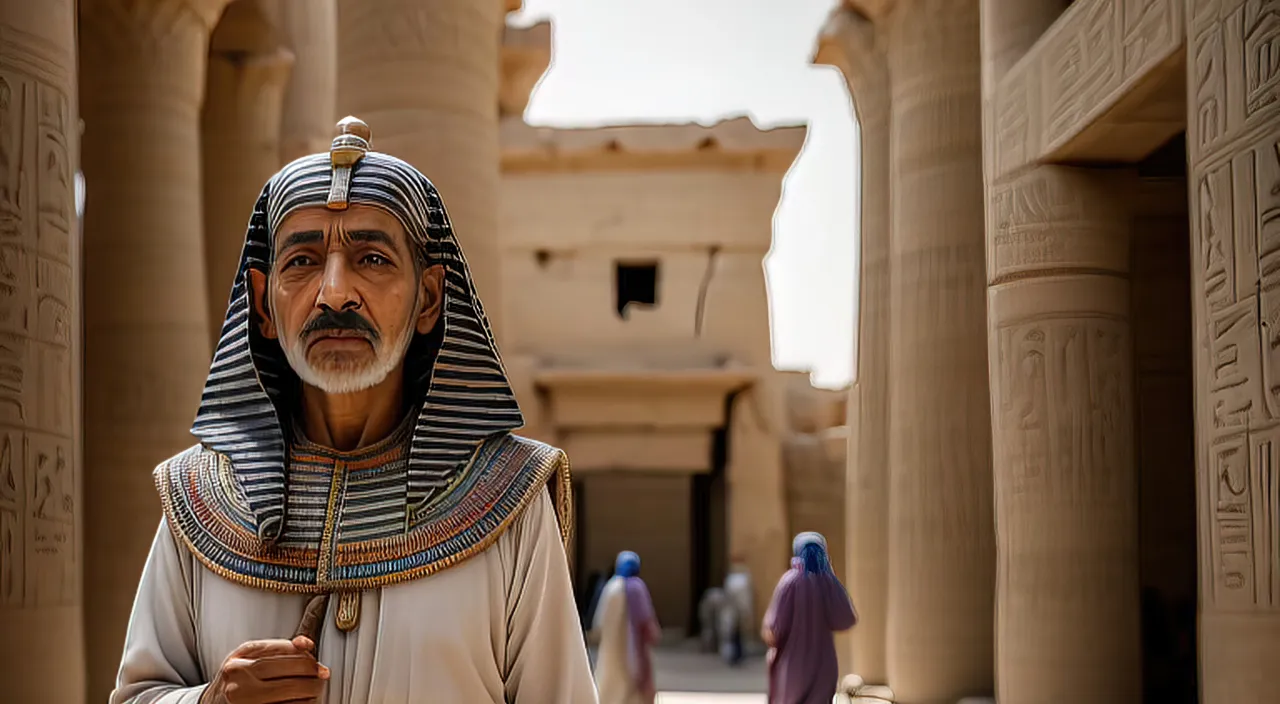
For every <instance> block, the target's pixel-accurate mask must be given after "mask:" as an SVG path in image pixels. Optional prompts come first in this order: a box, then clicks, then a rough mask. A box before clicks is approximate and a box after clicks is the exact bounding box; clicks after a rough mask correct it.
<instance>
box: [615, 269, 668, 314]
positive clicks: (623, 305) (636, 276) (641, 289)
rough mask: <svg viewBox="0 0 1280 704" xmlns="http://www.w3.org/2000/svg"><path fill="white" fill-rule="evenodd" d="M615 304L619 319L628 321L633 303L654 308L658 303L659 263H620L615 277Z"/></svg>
mask: <svg viewBox="0 0 1280 704" xmlns="http://www.w3.org/2000/svg"><path fill="white" fill-rule="evenodd" d="M613 292H614V296H613V298H614V304H615V305H616V307H617V309H618V317H620V318H622V319H623V320H626V319H627V307H628V306H630V305H631V304H632V303H635V304H637V305H644V306H652V305H657V303H658V264H657V262H647V263H630V264H624V263H622V262H618V264H617V265H616V267H615V268H614V277H613Z"/></svg>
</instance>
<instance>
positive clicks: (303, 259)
mask: <svg viewBox="0 0 1280 704" xmlns="http://www.w3.org/2000/svg"><path fill="white" fill-rule="evenodd" d="M313 263H314V262H313V261H312V260H311V257H309V256H307V255H305V254H298V255H296V256H292V257H289V260H288V261H286V262H285V263H284V268H286V269H292V268H293V267H295V266H308V265H310V264H313Z"/></svg>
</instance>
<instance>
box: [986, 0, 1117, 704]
mask: <svg viewBox="0 0 1280 704" xmlns="http://www.w3.org/2000/svg"><path fill="white" fill-rule="evenodd" d="M1067 4H1069V3H1066V2H1063V0H1035V1H1034V2H1029V1H1028V0H982V29H983V68H984V91H983V93H984V97H986V98H988V101H987V105H986V115H985V116H984V117H985V119H986V129H987V134H988V135H990V136H989V141H991V142H994V141H995V140H996V132H995V128H994V105H993V103H992V101H991V100H990V99H991V98H992V97H993V95H994V93H995V88H996V84H997V83H998V82H999V81H1000V80H1001V79H1002V78H1003V77H1004V76H1005V74H1006V73H1007V72H1008V70H1009V69H1010V68H1011V67H1012V66H1013V65H1014V64H1015V63H1017V61H1018V60H1019V59H1021V58H1022V56H1023V55H1024V54H1026V53H1027V51H1028V50H1029V49H1030V48H1031V47H1032V46H1033V45H1034V44H1035V43H1036V41H1037V40H1038V39H1039V37H1040V36H1041V35H1042V34H1043V33H1044V31H1045V30H1046V29H1048V27H1049V26H1050V25H1052V24H1053V22H1054V21H1055V20H1056V19H1057V17H1058V16H1059V14H1061V12H1062V10H1063V9H1064V8H1065V6H1066V5H1067ZM987 183H988V184H989V185H988V192H987V204H988V205H987V207H988V210H987V233H988V234H987V262H988V264H987V275H988V283H989V285H990V289H989V291H988V340H989V345H990V353H989V359H990V365H991V370H990V374H991V383H992V397H991V406H992V412H993V415H992V425H993V438H994V445H995V448H994V449H995V453H994V454H995V471H994V483H995V496H996V504H995V516H996V527H997V530H996V545H997V555H998V557H997V579H996V581H997V584H998V585H999V586H998V589H997V593H996V644H997V646H996V673H997V682H996V689H997V691H998V692H999V694H1000V697H1001V698H1002V699H1007V700H1009V701H1017V702H1028V703H1029V704H1037V703H1039V702H1044V703H1046V704H1048V703H1049V702H1059V701H1063V700H1064V699H1080V698H1083V699H1084V700H1088V701H1097V702H1104V703H1105V702H1115V703H1116V704H1119V703H1121V702H1134V701H1138V700H1140V699H1141V698H1142V690H1141V684H1142V658H1141V631H1140V628H1141V623H1140V613H1141V612H1140V606H1139V583H1138V568H1139V562H1138V496H1137V465H1136V462H1135V458H1134V432H1135V429H1134V397H1133V393H1134V391H1133V385H1134V373H1133V352H1132V334H1131V326H1130V303H1129V296H1130V284H1129V251H1130V250H1129V245H1130V242H1129V235H1130V229H1131V220H1132V217H1133V213H1131V212H1129V211H1128V210H1127V208H1126V203H1128V202H1129V201H1130V200H1131V199H1132V198H1134V197H1136V196H1137V189H1136V179H1134V178H1133V175H1132V174H1127V173H1123V172H1115V171H1111V172H1104V171H1092V170H1088V169H1073V168H1066V167H1056V166H1040V167H1029V168H1020V169H1016V170H1014V171H1012V172H1007V173H1006V172H1002V171H1001V170H1000V169H999V167H998V166H997V165H996V163H995V159H994V158H992V159H990V160H988V163H987Z"/></svg>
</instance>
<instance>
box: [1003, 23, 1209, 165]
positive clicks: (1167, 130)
mask: <svg viewBox="0 0 1280 704" xmlns="http://www.w3.org/2000/svg"><path fill="white" fill-rule="evenodd" d="M1033 2H1034V4H1036V5H1040V6H1050V5H1052V6H1053V7H1054V8H1056V7H1060V6H1061V5H1062V4H1063V3H1062V0H1025V2H1016V3H1014V2H998V3H997V2H990V0H988V2H987V6H988V7H992V8H993V9H994V8H995V7H996V6H997V5H998V6H999V7H1000V9H1001V10H1002V11H1003V12H1002V13H1001V14H1004V15H1006V16H1007V22H1002V23H1000V24H1001V26H999V27H997V26H994V25H995V24H996V23H995V22H993V23H992V24H993V26H992V27H991V31H990V32H988V36H992V35H994V34H996V33H997V30H999V33H1000V34H1001V35H1003V36H1004V38H1005V42H1001V43H997V44H992V45H991V46H989V47H988V49H989V50H990V51H992V52H997V51H1003V52H1004V54H1005V55H1004V56H1003V57H1001V58H1002V59H1003V61H1001V62H1000V65H1004V63H1005V62H1007V60H1008V58H1009V55H1010V54H1011V53H1016V52H1014V50H1015V48H1016V47H1014V46H1003V44H1004V43H1006V42H1007V41H1008V38H1009V37H1010V36H1015V35H1016V36H1019V37H1021V38H1023V39H1024V40H1025V39H1026V38H1028V37H1030V38H1034V37H1036V36H1039V35H1038V33H1022V32H1021V31H1020V30H1021V28H1020V27H1019V26H1018V25H1017V20H1019V19H1022V18H1027V19H1031V18H1033V17H1034V13H1032V12H1030V11H1029V10H1028V9H1027V8H1026V7H1017V5H1025V6H1030V5H1032V4H1033ZM1182 2H1183V0H1078V1H1077V2H1074V3H1071V7H1070V8H1069V9H1068V10H1067V11H1066V12H1065V13H1063V15H1062V17H1061V18H1060V19H1058V21H1057V22H1056V23H1055V24H1054V25H1053V27H1052V28H1051V29H1050V30H1049V31H1048V32H1046V33H1045V34H1044V36H1042V37H1040V39H1039V41H1038V42H1037V43H1036V45H1035V48H1034V49H1032V51H1031V52H1030V53H1029V54H1028V55H1027V56H1026V57H1025V58H1024V59H1023V60H1022V61H1021V62H1019V63H1018V64H1017V65H1016V66H1014V67H1013V68H1012V70H1010V71H1009V72H1008V73H1007V74H1005V75H1004V76H1003V77H1000V76H996V75H994V72H995V69H996V68H997V65H996V63H991V64H990V66H989V71H988V73H989V74H990V76H989V77H990V78H991V79H992V80H998V82H997V83H996V85H995V86H993V87H992V88H991V89H990V94H991V97H992V100H993V101H994V104H993V106H992V110H993V115H992V117H993V119H994V133H993V135H992V144H991V146H990V148H991V150H992V156H993V159H994V161H993V165H994V166H995V168H996V170H997V171H998V172H999V173H1006V172H1009V171H1011V170H1014V169H1017V168H1020V167H1023V166H1026V165H1029V164H1031V163H1034V162H1037V161H1040V160H1042V159H1044V158H1047V157H1052V156H1055V155H1056V153H1057V152H1059V151H1060V150H1064V149H1067V150H1068V151H1069V149H1070V148H1071V147H1070V144H1071V142H1072V140H1074V139H1075V138H1077V137H1078V136H1080V135H1081V134H1082V133H1083V132H1085V130H1086V129H1088V128H1090V127H1091V126H1093V125H1094V124H1095V123H1097V122H1099V121H1104V122H1105V121H1108V120H1113V121H1116V120H1118V121H1121V122H1123V121H1124V118H1125V117H1126V116H1127V115H1128V114H1129V111H1128V110H1126V109H1121V110H1119V111H1118V113H1119V114H1112V115H1109V114H1108V110H1111V109H1113V108H1116V107H1117V105H1118V104H1120V103H1121V102H1122V99H1123V98H1125V97H1126V96H1127V95H1129V93H1130V92H1131V91H1133V90H1134V88H1135V87H1136V86H1139V85H1140V84H1144V83H1152V82H1156V81H1158V80H1159V79H1160V78H1161V77H1162V75H1163V72H1164V71H1165V70H1166V69H1167V68H1168V67H1169V66H1170V65H1171V64H1176V63H1177V61H1178V60H1179V58H1180V56H1181V54H1180V52H1181V49H1182V46H1183V34H1184V29H1183V27H1184V19H1183V18H1184V15H1183V10H1182ZM1010 8H1012V12H1010ZM1019 16H1021V17H1019ZM1043 18H1044V17H1043V15H1042V16H1041V17H1040V18H1039V19H1040V20H1041V21H1042V20H1043ZM1025 49H1026V47H1023V50H1024V51H1025ZM990 61H991V62H996V57H994V56H993V57H991V59H990ZM1174 103H1178V101H1176V100H1175V101H1174ZM1140 104H1141V103H1140ZM1144 105H1145V108H1146V112H1145V113H1143V114H1141V115H1140V116H1138V117H1137V118H1136V120H1137V121H1139V122H1141V123H1142V124H1141V125H1140V126H1139V128H1138V129H1137V130H1132V131H1123V132H1122V133H1123V135H1124V136H1125V137H1134V138H1135V139H1134V140H1132V141H1133V142H1135V143H1137V142H1141V143H1142V144H1141V147H1142V149H1147V148H1148V147H1149V148H1155V147H1157V146H1159V145H1160V144H1161V143H1163V142H1164V141H1165V140H1167V139H1168V138H1169V137H1172V136H1173V135H1175V134H1177V132H1179V131H1180V129H1181V124H1182V123H1181V120H1180V116H1181V113H1180V111H1178V110H1176V109H1175V111H1174V113H1171V114H1169V115H1164V114H1161V115H1160V116H1159V117H1158V118H1157V116H1156V115H1155V114H1154V112H1153V111H1152V109H1151V106H1150V105H1149V104H1144ZM1173 107H1174V108H1178V107H1180V104H1174V105H1173ZM1166 118H1167V119H1166ZM1112 129H1115V128H1114V126H1113V127H1112ZM1121 131H1122V129H1117V132H1121ZM1104 139H1107V140H1108V141H1107V147H1108V148H1116V147H1117V146H1118V145H1117V144H1116V142H1117V141H1121V140H1117V139H1116V138H1115V137H1114V136H1112V137H1109V138H1108V137H1104ZM1081 148H1082V149H1083V148H1084V147H1081ZM1090 156H1094V157H1096V156H1099V155H1096V154H1090ZM1108 156H1114V154H1109V155H1108ZM1134 156H1137V157H1141V156H1142V154H1135V155H1134Z"/></svg>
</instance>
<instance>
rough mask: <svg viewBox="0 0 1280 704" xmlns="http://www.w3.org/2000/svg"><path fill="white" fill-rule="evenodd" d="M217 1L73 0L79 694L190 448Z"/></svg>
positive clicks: (95, 672) (202, 350)
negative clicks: (160, 494)
mask: <svg viewBox="0 0 1280 704" xmlns="http://www.w3.org/2000/svg"><path fill="white" fill-rule="evenodd" d="M223 5H224V0H146V1H145V2H138V1H136V0H80V32H81V39H80V49H81V51H82V54H83V57H82V60H81V62H80V65H81V67H82V69H83V75H84V78H83V80H82V81H81V83H80V85H81V104H82V110H83V115H84V122H85V138H84V173H85V180H86V182H87V183H88V188H87V194H88V198H87V203H86V212H88V213H90V215H91V216H90V217H88V218H87V219H86V222H85V235H84V236H85V245H84V249H85V261H86V265H85V278H84V286H85V347H86V349H87V350H89V354H87V355H86V359H85V382H86V384H85V464H86V466H87V467H89V471H88V472H86V473H85V496H86V497H87V500H86V510H85V522H86V530H85V537H86V539H87V541H88V546H87V549H86V551H85V584H86V585H88V589H87V590H86V593H85V628H86V644H87V654H88V659H89V699H90V701H105V700H106V697H107V693H108V691H109V690H110V689H111V688H112V686H113V685H114V681H115V675H116V668H117V667H118V666H119V661H120V648H121V644H122V643H123V642H124V641H123V639H124V634H125V628H126V625H127V623H128V617H129V611H130V609H131V607H132V604H133V597H134V593H135V591H136V589H137V584H138V577H139V576H140V574H141V570H142V565H143V563H144V562H145V560H146V555H147V551H148V549H149V547H150V545H151V540H152V538H153V537H154V535H155V531H156V526H157V524H158V522H159V519H160V502H159V501H158V499H157V497H156V490H155V486H154V485H153V483H152V481H151V469H152V468H153V467H155V465H156V464H157V463H158V462H160V461H161V460H163V459H164V458H166V457H168V456H170V455H172V454H174V453H176V452H178V451H180V450H182V449H183V448H185V447H188V446H190V445H191V444H192V443H193V442H194V440H193V438H192V437H191V435H190V434H189V433H188V430H189V428H190V425H191V419H192V417H193V415H194V413H195V409H196V406H197V404H198V402H199V399H200V391H201V387H202V386H203V384H204V378H205V375H206V374H207V373H208V369H209V352H210V347H209V332H208V323H207V321H206V320H205V316H206V310H207V307H206V303H205V298H206V295H207V294H206V290H205V273H204V262H203V257H202V256H201V252H203V247H204V244H203V237H202V230H203V218H202V216H201V212H202V209H201V202H200V201H201V197H200V196H201V194H200V105H201V100H202V98H203V94H204V87H205V59H206V57H207V54H208V38H209V32H210V28H211V27H212V26H213V24H214V23H215V21H216V20H217V18H218V16H219V14H220V13H221V11H222V8H223Z"/></svg>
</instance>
